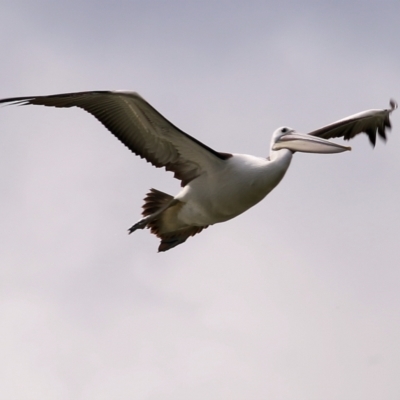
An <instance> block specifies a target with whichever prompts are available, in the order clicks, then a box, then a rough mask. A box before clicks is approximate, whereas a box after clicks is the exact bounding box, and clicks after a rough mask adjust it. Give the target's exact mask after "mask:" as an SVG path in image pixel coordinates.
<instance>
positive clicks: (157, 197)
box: [142, 189, 173, 217]
mask: <svg viewBox="0 0 400 400" xmlns="http://www.w3.org/2000/svg"><path fill="white" fill-rule="evenodd" d="M172 199H173V197H172V196H171V195H169V194H167V193H164V192H160V191H159V190H157V189H150V192H149V193H147V195H146V197H145V198H144V204H143V212H142V215H143V217H147V216H149V215H151V214H154V213H155V212H157V211H159V210H160V209H161V208H163V207H165V206H166V205H167V204H168V203H170V202H171V201H172Z"/></svg>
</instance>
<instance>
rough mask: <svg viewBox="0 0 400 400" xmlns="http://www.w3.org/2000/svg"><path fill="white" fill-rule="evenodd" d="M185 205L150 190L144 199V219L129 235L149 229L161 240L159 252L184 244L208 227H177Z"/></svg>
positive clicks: (130, 230)
mask: <svg viewBox="0 0 400 400" xmlns="http://www.w3.org/2000/svg"><path fill="white" fill-rule="evenodd" d="M183 204H184V203H182V202H180V201H178V200H174V198H173V196H170V195H169V194H166V193H164V192H160V191H159V190H156V189H150V192H149V193H147V195H146V197H145V198H144V204H143V212H142V215H143V218H142V219H141V220H140V221H139V222H137V223H136V224H135V225H133V226H132V228H130V229H129V233H132V232H134V231H135V230H136V229H143V228H149V229H150V232H151V233H152V234H153V235H156V236H157V237H158V238H160V239H161V243H160V246H159V248H158V251H159V252H162V251H167V250H169V249H172V248H173V247H175V246H178V245H179V244H181V243H184V242H185V241H186V240H187V238H188V237H190V236H194V235H196V233H200V232H201V231H202V230H203V229H204V228H207V226H189V227H188V226H186V227H182V226H181V227H179V226H177V225H176V223H175V222H174V221H176V213H177V212H178V211H179V209H180V208H181V207H182V206H183ZM174 225H175V227H174Z"/></svg>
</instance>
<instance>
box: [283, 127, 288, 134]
mask: <svg viewBox="0 0 400 400" xmlns="http://www.w3.org/2000/svg"><path fill="white" fill-rule="evenodd" d="M288 130H289V129H288V128H282V130H281V132H282V133H286V132H287V131H288Z"/></svg>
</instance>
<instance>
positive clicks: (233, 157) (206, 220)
mask: <svg viewBox="0 0 400 400" xmlns="http://www.w3.org/2000/svg"><path fill="white" fill-rule="evenodd" d="M0 103H13V104H19V105H28V104H36V105H42V106H49V107H60V108H68V107H79V108H82V109H83V110H85V111H87V112H89V113H90V114H92V115H93V116H94V117H95V118H97V119H98V120H99V121H100V122H101V123H102V124H103V125H104V126H105V127H106V128H107V129H108V130H109V131H110V132H111V133H112V134H113V135H115V136H116V137H117V138H118V139H119V140H120V141H121V142H122V143H123V144H124V145H125V146H127V147H128V148H129V149H130V150H131V151H132V152H133V153H135V154H137V155H138V156H140V157H141V158H145V159H146V160H147V161H148V162H150V163H151V164H153V165H154V166H155V167H164V168H165V169H166V170H167V171H172V172H174V177H175V178H177V179H179V180H180V181H181V186H182V189H181V191H180V192H179V193H178V194H177V195H176V196H175V197H173V196H171V195H169V194H166V193H163V192H160V191H159V190H156V189H150V192H149V193H148V194H147V195H146V197H145V199H144V205H143V212H142V215H143V218H142V219H140V220H139V221H138V222H137V223H136V224H134V225H133V226H132V227H131V228H130V229H129V230H128V232H129V233H132V232H134V231H136V230H137V229H144V228H149V229H150V231H151V233H153V234H154V235H156V236H157V237H159V238H160V239H161V243H160V246H159V248H158V251H166V250H169V249H171V248H173V247H175V246H177V245H179V244H181V243H183V242H185V241H186V239H187V238H188V237H189V236H193V235H195V234H197V233H199V232H201V231H202V230H203V229H205V228H207V227H208V226H209V225H213V224H216V223H218V222H224V221H227V220H229V219H232V218H234V217H236V216H238V215H239V214H241V213H243V212H244V211H246V210H248V209H249V208H250V207H253V206H254V205H255V204H257V203H258V202H260V201H261V200H262V199H263V198H264V197H265V196H266V195H267V194H268V193H269V192H271V190H272V189H274V188H275V186H277V185H278V183H279V182H280V181H281V180H282V178H283V177H284V175H285V173H286V171H287V170H288V168H289V165H290V162H291V160H292V157H293V154H294V153H295V152H296V151H300V152H305V153H323V154H327V153H341V152H343V151H346V150H351V148H350V147H346V146H342V145H340V144H337V143H333V142H330V141H328V140H327V139H331V138H337V137H343V138H344V139H345V140H349V139H352V138H353V137H354V136H356V135H358V134H359V133H362V132H364V133H366V134H367V135H368V138H369V140H370V142H371V144H372V145H373V146H375V142H376V136H377V132H378V135H379V136H380V137H381V138H382V139H383V140H386V128H390V127H391V124H390V119H389V116H390V113H391V112H392V111H393V110H395V109H396V108H397V103H396V102H395V101H394V100H391V101H390V108H389V109H383V110H368V111H363V112H360V113H358V114H355V115H351V116H350V117H347V118H344V119H341V120H339V121H336V122H334V123H332V124H329V125H327V126H324V127H322V128H320V129H317V130H315V131H312V132H309V133H308V134H301V133H297V132H296V131H295V130H294V129H292V128H289V127H281V128H279V129H277V130H276V131H275V132H274V133H273V135H272V139H271V144H270V155H269V157H268V158H262V157H255V156H251V155H247V154H230V153H220V152H218V151H215V150H213V149H211V148H210V147H208V146H206V145H205V144H203V143H201V142H200V141H198V140H197V139H195V138H194V137H192V136H189V135H188V134H186V133H184V132H182V131H181V130H180V129H179V128H177V127H176V126H175V125H173V124H172V123H171V122H169V121H168V120H167V119H165V118H164V117H163V116H162V115H161V114H160V113H159V112H158V111H157V110H155V109H154V108H153V107H152V106H151V105H150V104H149V103H147V102H146V101H145V100H144V99H143V98H142V97H141V96H139V95H138V94H137V93H134V92H123V91H92V92H79V93H66V94H56V95H51V96H28V97H14V98H7V99H2V100H0Z"/></svg>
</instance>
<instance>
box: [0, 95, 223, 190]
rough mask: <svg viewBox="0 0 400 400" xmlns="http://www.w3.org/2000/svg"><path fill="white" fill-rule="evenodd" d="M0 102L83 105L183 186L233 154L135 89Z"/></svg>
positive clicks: (20, 98)
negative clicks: (205, 140)
mask: <svg viewBox="0 0 400 400" xmlns="http://www.w3.org/2000/svg"><path fill="white" fill-rule="evenodd" d="M1 103H14V104H20V105H27V104H35V105H42V106H50V107H59V108H69V107H79V108H82V109H83V110H85V111H87V112H89V113H90V114H92V115H93V116H94V117H96V118H97V119H98V120H99V121H100V122H101V123H102V124H103V125H104V126H105V127H106V128H107V129H108V130H109V131H110V132H111V133H112V134H114V135H115V136H116V137H117V138H118V139H119V140H120V141H121V142H122V143H123V144H124V145H125V146H127V147H128V148H129V149H130V150H131V151H132V152H133V153H135V154H137V155H138V156H140V157H142V158H145V159H146V160H147V161H149V162H150V163H152V164H153V165H154V166H156V167H165V169H166V170H167V171H172V172H174V174H175V175H174V176H175V177H176V178H177V179H180V180H181V181H182V182H181V184H182V186H185V185H186V184H187V183H189V182H190V181H191V180H192V179H194V178H196V177H197V176H199V175H201V174H202V173H204V172H206V171H207V170H211V169H213V168H214V167H215V166H218V165H220V163H222V162H224V160H226V159H227V158H229V157H230V156H231V155H230V154H226V153H219V152H217V151H215V150H213V149H211V148H209V147H208V146H206V145H205V144H203V143H201V142H199V141H198V140H196V139H195V138H193V137H191V136H190V135H188V134H186V133H184V132H182V131H181V130H180V129H179V128H177V127H176V126H175V125H173V124H172V123H171V122H169V121H168V120H167V119H166V118H164V117H163V116H162V115H161V114H160V113H159V112H158V111H157V110H156V109H154V108H153V107H152V106H151V105H150V104H149V103H147V102H146V101H145V100H144V99H143V98H142V97H141V96H139V95H138V94H137V93H134V92H117V91H95V92H80V93H66V94H56V95H51V96H30V97H14V98H8V99H2V100H0V104H1Z"/></svg>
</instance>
